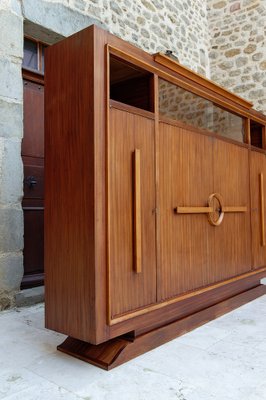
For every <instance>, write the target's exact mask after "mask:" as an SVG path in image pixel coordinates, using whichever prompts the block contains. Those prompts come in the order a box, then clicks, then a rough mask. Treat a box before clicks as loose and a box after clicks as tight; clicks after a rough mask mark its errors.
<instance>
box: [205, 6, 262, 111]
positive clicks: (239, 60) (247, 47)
mask: <svg viewBox="0 0 266 400" xmlns="http://www.w3.org/2000/svg"><path fill="white" fill-rule="evenodd" d="M208 18H209V29H210V53H209V57H210V71H211V79H212V80H214V81H215V82H218V83H220V84H221V85H223V86H225V87H226V88H229V89H230V90H232V91H233V92H235V93H236V94H238V95H240V96H241V97H244V98H246V99H247V100H250V101H252V102H253V103H254V108H256V109H257V110H259V111H262V112H264V113H266V36H265V30H266V0H228V1H225V0H208Z"/></svg>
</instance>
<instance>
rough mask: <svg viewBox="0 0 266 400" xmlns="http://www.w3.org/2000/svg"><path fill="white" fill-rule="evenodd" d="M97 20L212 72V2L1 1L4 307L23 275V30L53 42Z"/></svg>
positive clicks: (0, 288)
mask: <svg viewBox="0 0 266 400" xmlns="http://www.w3.org/2000/svg"><path fill="white" fill-rule="evenodd" d="M92 23H96V24H98V25H100V26H102V27H103V28H105V29H107V30H109V31H110V32H112V33H114V34H115V35H117V36H120V37H121V38H123V39H124V40H126V41H128V42H131V43H133V44H135V45H136V46H139V47H141V48H142V49H144V50H146V51H148V52H150V53H155V52H158V51H165V50H167V49H169V50H172V51H173V52H174V54H175V55H176V56H177V57H178V58H179V60H180V62H181V63H183V64H184V65H187V66H189V67H190V68H192V69H194V70H195V71H198V72H200V73H202V74H207V75H208V71H209V65H208V24H207V14H206V0H204V1H202V0H185V1H184V0H175V1H174V2H173V1H171V0H134V1H131V0H0V26H1V30H0V82H1V85H0V188H1V192H0V222H1V223H0V309H4V308H7V307H10V306H12V305H13V304H14V294H15V293H16V291H18V290H19V287H20V282H21V278H22V275H23V216H22V208H21V201H22V197H23V185H22V184H23V170H22V161H21V156H20V152H21V139H22V136H23V86H22V74H21V63H22V56H23V35H24V34H27V35H30V36H32V37H34V38H36V39H39V40H42V41H45V42H47V43H50V44H52V43H54V42H56V41H57V40H59V39H61V38H62V37H64V36H69V35H71V34H73V33H74V32H77V31H79V30H81V29H83V28H85V27H87V26H89V25H91V24H92Z"/></svg>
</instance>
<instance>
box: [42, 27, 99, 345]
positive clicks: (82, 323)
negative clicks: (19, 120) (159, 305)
mask: <svg viewBox="0 0 266 400" xmlns="http://www.w3.org/2000/svg"><path fill="white" fill-rule="evenodd" d="M93 32H94V28H90V29H89V30H87V31H85V32H83V33H81V35H79V36H78V40H76V36H72V37H71V38H68V39H67V40H65V41H62V42H60V43H58V44H56V45H55V46H53V47H51V48H48V49H47V51H46V64H45V69H46V75H45V87H46V96H45V112H46V116H47V118H46V120H45V129H46V136H45V153H46V158H45V174H46V179H45V221H46V224H45V243H46V248H45V259H46V291H45V300H46V326H48V327H49V328H50V329H54V330H58V331H64V332H67V333H68V334H69V335H71V336H74V337H77V338H79V339H83V340H86V341H90V342H92V343H93V342H95V341H96V339H95V336H96V309H95V301H96V299H97V297H96V292H95V280H96V271H95V264H96V265H97V263H98V260H97V261H96V260H95V252H96V249H95V245H96V243H95V241H96V237H97V238H98V237H99V233H98V232H97V226H96V222H95V221H96V220H97V218H96V219H95V214H96V216H97V208H98V205H96V203H95V199H96V198H97V191H98V190H97V187H95V185H96V182H97V174H98V173H99V169H98V166H97V165H95V164H94V162H92V160H94V157H95V151H96V149H97V141H98V140H99V139H97V138H96V137H95V135H94V129H96V128H97V126H95V125H94V119H93V111H94V106H93V105H94V98H93V96H94V87H95V86H94V85H95V83H94V80H93V77H94V62H93V40H94V38H93ZM62 60H64V63H63V64H64V68H62V66H63V64H62ZM60 66H61V67H60ZM73 71H76V72H75V73H74V74H73ZM81 78H82V79H81ZM83 88H86V90H83ZM96 104H97V103H96ZM73 110H75V112H74V113H73ZM96 110H97V107H96ZM84 116H86V118H84ZM96 119H97V120H98V118H97V117H96ZM97 124H98V122H97ZM96 131H97V132H101V130H98V129H96ZM97 154H99V151H98V152H97ZM96 158H97V157H96ZM96 166H97V173H96V170H95V167H96ZM98 181H99V183H97V185H98V184H100V183H101V180H100V179H98ZM98 251H99V250H98V249H97V252H98Z"/></svg>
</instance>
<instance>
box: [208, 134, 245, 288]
mask: <svg viewBox="0 0 266 400" xmlns="http://www.w3.org/2000/svg"><path fill="white" fill-rule="evenodd" d="M248 158H249V155H248V149H246V148H244V147H241V146H237V145H234V144H231V143H227V142H224V141H222V140H214V143H213V177H214V181H213V191H214V192H215V193H220V195H221V196H222V203H223V204H222V205H223V207H224V208H225V213H224V218H223V221H222V223H221V224H220V225H219V226H217V227H213V239H214V242H213V246H212V252H211V254H212V275H211V279H212V281H221V280H224V279H228V278H230V277H233V276H237V275H240V274H242V273H245V272H248V271H250V270H251V232H250V231H251V229H250V202H249V198H250V196H249V159H248ZM242 207H243V208H242ZM241 208H242V211H238V210H241ZM245 208H246V211H243V210H244V209H245ZM230 210H236V211H230Z"/></svg>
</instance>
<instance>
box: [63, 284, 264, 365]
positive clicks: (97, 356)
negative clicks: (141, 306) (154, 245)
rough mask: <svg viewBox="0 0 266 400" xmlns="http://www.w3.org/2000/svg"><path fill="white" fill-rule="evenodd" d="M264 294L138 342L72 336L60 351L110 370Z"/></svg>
mask: <svg viewBox="0 0 266 400" xmlns="http://www.w3.org/2000/svg"><path fill="white" fill-rule="evenodd" d="M264 294H266V286H265V285H258V286H256V287H255V288H252V289H250V290H247V291H245V292H243V293H240V294H238V295H236V296H233V297H230V298H229V299H227V300H224V301H222V302H220V303H217V304H215V305H213V306H211V307H208V308H206V309H204V310H201V311H199V312H196V313H194V314H191V315H189V316H187V317H185V318H182V319H179V320H177V321H175V322H172V323H170V324H168V325H165V326H162V327H160V328H157V329H154V330H151V331H149V332H146V333H144V334H142V335H140V336H137V337H136V338H134V339H131V338H129V337H127V336H126V335H125V336H120V337H118V338H115V339H111V340H109V341H108V342H105V343H102V344H99V345H92V344H90V343H87V342H83V341H81V340H78V339H75V338H72V337H70V336H69V337H68V338H67V339H66V340H65V341H64V342H63V343H62V344H61V345H59V346H58V347H57V349H58V350H60V351H62V352H63V353H66V354H69V355H71V356H73V357H76V358H79V359H81V360H83V361H86V362H88V363H90V364H93V365H96V366H98V367H100V368H103V369H105V370H110V369H112V368H114V367H117V366H118V365H121V364H123V363H125V362H127V361H129V360H131V359H132V358H135V357H137V356H139V355H141V354H143V353H145V352H147V351H149V350H152V349H154V348H156V347H158V346H160V345H162V344H164V343H166V342H168V341H170V340H172V339H174V338H176V337H178V336H181V335H183V334H184V333H187V332H189V331H191V330H192V329H195V328H197V327H199V326H200V325H203V324H205V323H206V322H209V321H211V320H213V319H215V318H217V317H219V316H221V315H223V314H225V313H227V312H229V311H232V310H234V309H235V308H238V307H240V306H241V305H243V304H245V303H248V302H249V301H252V300H254V299H256V298H257V297H259V296H262V295H264Z"/></svg>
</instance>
